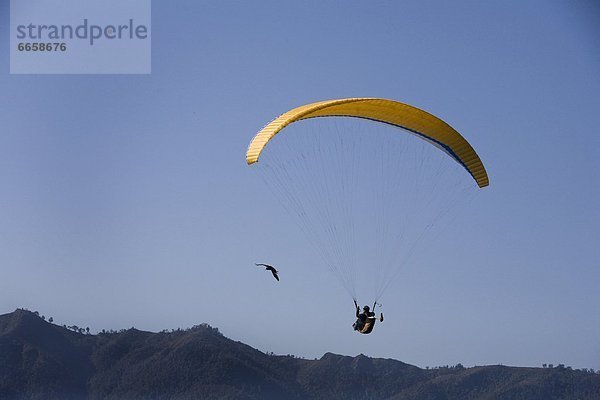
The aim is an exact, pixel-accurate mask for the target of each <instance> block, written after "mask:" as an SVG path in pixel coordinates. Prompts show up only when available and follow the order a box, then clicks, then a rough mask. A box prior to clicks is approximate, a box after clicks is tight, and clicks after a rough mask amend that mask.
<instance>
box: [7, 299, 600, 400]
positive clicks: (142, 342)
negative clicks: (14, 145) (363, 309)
mask: <svg viewBox="0 0 600 400" xmlns="http://www.w3.org/2000/svg"><path fill="white" fill-rule="evenodd" d="M0 398H1V399H7V400H25V399H27V400H30V399H31V400H33V399H35V400H37V399H44V400H45V399H66V400H70V399H72V400H88V399H89V400H96V399H115V400H116V399H127V400H130V399H140V400H141V399H164V398H168V399H311V400H312V399H315V400H317V399H413V400H421V399H430V400H438V399H439V400H446V399H540V400H541V399H599V398H600V374H598V373H594V372H591V371H579V370H572V369H570V368H569V367H564V366H562V365H561V366H559V367H556V368H533V367H508V366H500V365H495V366H478V367H471V368H464V367H463V366H462V365H460V364H458V365H457V366H454V367H443V368H436V369H422V368H419V367H416V366H413V365H410V364H406V363H403V362H401V361H398V360H394V359H384V358H370V357H367V356H364V355H362V354H361V355H358V356H356V357H350V356H343V355H337V354H333V353H325V354H324V355H323V356H322V357H321V358H320V359H318V360H305V359H302V358H296V357H294V356H289V355H288V356H279V355H272V354H265V353H262V352H261V351H259V350H257V349H254V348H252V347H251V346H248V345H246V344H244V343H241V342H236V341H233V340H231V339H228V338H226V337H225V336H223V335H222V334H221V333H220V332H219V331H218V329H216V328H213V327H211V326H209V325H207V324H201V325H197V326H194V327H192V328H189V329H185V330H174V331H170V332H166V331H163V332H157V333H154V332H147V331H141V330H137V329H134V328H131V329H127V330H121V331H119V332H114V331H111V332H102V333H99V334H86V333H83V330H82V329H81V328H77V327H72V329H68V328H66V327H64V326H58V325H54V324H52V323H50V322H47V321H45V320H44V319H42V318H41V317H39V316H38V315H36V314H35V313H32V312H30V311H27V310H22V309H19V310H16V311H14V312H12V313H8V314H3V315H0Z"/></svg>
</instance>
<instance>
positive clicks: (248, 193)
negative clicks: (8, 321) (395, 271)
mask: <svg viewBox="0 0 600 400" xmlns="http://www.w3.org/2000/svg"><path fill="white" fill-rule="evenodd" d="M0 15H1V16H2V24H1V25H0V35H1V36H2V37H3V38H4V39H3V40H0V54H4V57H2V58H1V60H2V69H3V72H2V73H1V74H0V121H2V124H1V126H2V128H1V130H2V133H1V134H0V248H1V249H2V250H1V251H0V276H1V279H0V312H2V313H3V312H10V311H12V310H14V309H15V308H17V307H26V308H29V309H32V310H39V311H40V312H41V313H43V314H45V315H46V316H53V317H54V319H55V320H56V322H58V323H60V324H63V323H65V324H69V325H70V324H77V325H79V326H89V327H90V328H91V330H92V331H98V330H101V329H103V328H106V329H109V328H112V329H120V328H129V327H131V326H135V327H136V328H139V329H145V330H153V331H157V330H161V329H164V328H176V327H189V326H192V325H194V324H198V323H201V322H207V323H209V324H211V325H213V326H216V327H218V328H219V329H220V330H221V331H222V332H223V333H224V334H225V335H226V336H228V337H230V338H232V339H235V340H240V341H243V342H245V343H247V344H249V345H251V346H254V347H256V348H258V349H260V350H262V351H273V352H275V353H278V354H295V355H298V356H304V357H308V358H313V357H320V356H321V355H322V354H323V353H324V352H326V351H331V352H335V353H340V354H347V355H356V354H359V353H363V354H367V355H369V356H373V357H385V358H395V359H399V360H402V361H404V362H408V363H412V364H416V365H418V366H421V367H425V366H435V365H445V364H455V363H458V362H461V363H463V364H464V365H466V366H470V365H483V364H497V363H502V364H506V365H523V366H525V365H531V366H540V365H541V364H542V363H554V364H558V363H564V364H566V365H571V366H573V367H586V368H595V369H598V368H600V361H599V360H600V306H599V305H600V290H598V287H600V250H599V246H598V243H599V242H598V231H599V228H600V212H599V211H598V204H600V185H598V176H600V162H599V161H598V159H597V156H596V155H597V153H598V150H599V149H600V139H599V138H598V135H597V127H598V126H599V125H600V113H598V106H599V105H600V78H599V74H598V72H599V67H600V51H599V45H600V30H599V29H598V27H597V23H596V21H598V19H599V18H600V8H599V7H598V6H597V5H596V4H594V2H593V1H587V2H586V1H580V2H558V1H529V2H525V3H524V2H516V1H515V2H502V3H500V4H496V3H493V2H475V1H472V2H471V1H461V2H452V3H449V2H441V1H440V2H437V1H427V2H422V1H406V2H378V3H372V2H370V3H369V2H359V1H347V2H333V1H328V2H317V1H314V2H313V1H311V2H299V3H292V2H280V1H279V2H275V1H272V2H271V1H261V2H253V3H251V2H229V1H225V2H221V1H219V2H217V1H214V2H198V1H179V2H177V3H176V4H174V3H172V2H162V1H161V2H159V1H154V2H153V5H152V15H153V19H152V32H151V35H152V73H151V74H150V75H104V76H102V75H10V74H9V57H8V54H9V49H8V34H9V32H8V28H7V24H8V15H9V7H8V1H4V2H2V3H1V5H0ZM352 96H358V97H362V96H375V97H385V98H391V99H396V100H399V101H402V102H406V103H409V104H413V105H415V106H417V107H419V108H422V109H425V110H428V111H430V112H432V113H434V114H435V115H437V116H439V117H441V118H442V119H444V120H445V121H447V122H449V123H450V124H451V125H452V126H453V127H455V128H456V129H457V130H458V131H460V132H461V133H463V134H464V136H465V137H467V139H468V140H469V142H470V143H471V144H472V145H473V146H474V147H475V148H476V149H477V151H478V153H479V155H480V156H481V158H482V159H483V161H484V163H485V165H486V168H487V170H488V172H489V175H490V182H491V184H490V187H489V188H487V189H485V190H484V191H482V192H481V193H480V194H479V195H478V196H477V197H476V198H475V199H474V201H473V202H472V204H471V205H470V209H469V212H468V213H465V214H464V215H463V217H462V219H461V221H460V224H458V225H457V226H455V227H453V228H452V229H451V230H450V229H449V230H447V231H445V232H444V234H442V235H441V236H440V237H438V238H437V241H436V243H435V245H434V246H433V248H432V251H430V252H428V253H427V254H422V255H421V256H420V257H418V258H417V259H416V260H415V261H414V265H411V266H409V267H407V268H406V269H404V270H403V271H402V273H401V275H400V277H399V279H398V281H397V282H396V283H394V285H393V288H391V289H389V290H388V292H387V293H386V296H385V299H383V300H384V301H383V302H384V311H385V313H386V318H387V319H386V321H385V323H384V324H382V325H381V326H379V327H378V329H377V330H376V331H375V332H374V333H373V334H372V335H370V336H359V335H357V334H354V333H353V332H352V331H351V328H350V325H351V323H352V322H353V315H352V313H353V310H352V307H351V306H350V304H349V300H348V297H347V294H346V293H345V292H344V291H343V289H342V288H341V287H340V286H339V285H338V284H337V282H336V281H335V279H334V278H333V277H332V276H331V275H330V274H329V273H328V271H327V269H326V268H325V267H323V266H322V265H319V263H320V261H319V259H318V257H317V256H316V255H315V253H314V251H313V249H312V248H311V247H310V245H309V243H308V242H307V241H306V239H305V238H304V237H303V235H302V232H300V231H299V229H298V228H297V226H296V225H295V224H294V223H293V222H292V221H291V218H290V216H289V215H288V214H286V213H285V212H284V210H282V209H281V207H280V205H279V203H278V202H277V201H276V200H274V199H273V198H271V197H270V196H269V195H268V194H267V192H266V191H265V188H264V187H263V185H262V182H261V181H260V179H257V178H256V176H255V175H254V174H252V173H251V171H250V170H249V169H248V167H247V166H246V164H245V160H244V152H245V149H246V147H247V145H248V143H249V141H250V139H251V138H252V136H253V135H254V133H255V132H256V131H257V130H259V129H260V128H261V127H262V126H263V125H264V124H265V123H266V122H268V121H269V120H270V119H272V118H273V117H275V116H276V115H278V114H280V113H282V112H284V111H286V110H288V109H290V108H293V107H295V106H298V105H301V104H305V103H308V102H312V101H317V100H323V99H330V98H342V97H352ZM255 261H270V262H272V263H274V264H276V265H278V266H279V268H280V270H281V271H282V281H281V282H280V283H279V284H275V283H274V282H273V281H271V280H269V279H266V278H268V277H266V276H265V275H264V274H263V273H261V271H257V270H256V269H255V267H254V266H253V263H254V262H255ZM307 326H310V327H313V326H317V327H319V329H314V328H309V329H307Z"/></svg>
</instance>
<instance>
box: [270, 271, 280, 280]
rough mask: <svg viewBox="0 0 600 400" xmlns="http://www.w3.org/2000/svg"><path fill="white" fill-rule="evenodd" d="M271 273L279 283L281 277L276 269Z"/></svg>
mask: <svg viewBox="0 0 600 400" xmlns="http://www.w3.org/2000/svg"><path fill="white" fill-rule="evenodd" d="M271 273H272V274H273V277H274V278H275V279H277V282H279V275H277V271H276V270H275V268H273V269H272V270H271Z"/></svg>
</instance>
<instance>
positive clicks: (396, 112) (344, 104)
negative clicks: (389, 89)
mask: <svg viewBox="0 0 600 400" xmlns="http://www.w3.org/2000/svg"><path fill="white" fill-rule="evenodd" d="M315 117H354V118H363V119H370V120H374V121H379V122H383V123H387V124H390V125H395V126H397V127H400V128H403V129H406V130H408V131H410V132H411V133H414V134H415V135H417V136H419V137H421V138H422V139H425V140H427V141H428V142H430V143H432V144H433V145H435V146H437V147H439V148H440V149H442V150H443V151H445V152H446V153H448V155H450V156H451V157H452V158H454V159H455V160H456V161H457V162H458V163H460V164H461V165H462V166H463V167H464V168H465V169H466V170H467V171H468V172H469V173H470V174H471V176H472V177H473V179H475V181H476V182H477V184H478V185H479V187H485V186H488V185H489V179H488V176H487V173H486V171H485V167H484V166H483V164H482V162H481V160H480V159H479V156H478V155H477V153H476V152H475V150H474V149H473V147H471V145H470V144H469V142H467V141H466V140H465V138H463V137H462V136H461V135H460V134H459V133H458V132H457V131H456V130H455V129H454V128H452V127H451V126H450V125H448V124H447V123H445V122H444V121H442V120H441V119H439V118H437V117H436V116H434V115H431V114H429V113H428V112H426V111H423V110H420V109H418V108H416V107H413V106H411V105H408V104H404V103H400V102H397V101H394V100H387V99H379V98H348V99H339V100H326V101H320V102H316V103H311V104H306V105H303V106H300V107H297V108H294V109H293V110H290V111H288V112H286V113H284V114H282V115H280V116H279V117H277V118H275V119H274V120H273V121H271V122H270V123H269V124H267V125H266V126H265V127H264V128H263V129H261V130H260V131H259V132H258V133H257V134H256V136H254V138H253V139H252V142H250V146H249V147H248V151H247V152H246V162H247V163H248V165H251V164H254V163H255V162H257V161H258V158H259V157H260V154H261V152H262V151H263V149H264V148H265V146H266V145H267V143H268V142H269V141H270V140H271V139H272V138H273V137H274V136H275V135H276V134H277V133H278V132H279V131H281V130H282V129H283V128H285V127H286V126H288V125H290V124H292V123H294V122H296V121H301V120H304V119H309V118H315Z"/></svg>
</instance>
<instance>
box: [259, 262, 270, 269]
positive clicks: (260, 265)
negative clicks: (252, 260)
mask: <svg viewBox="0 0 600 400" xmlns="http://www.w3.org/2000/svg"><path fill="white" fill-rule="evenodd" d="M255 265H256V266H257V267H266V268H267V269H269V268H273V266H272V265H269V264H262V263H257V264H255Z"/></svg>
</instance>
